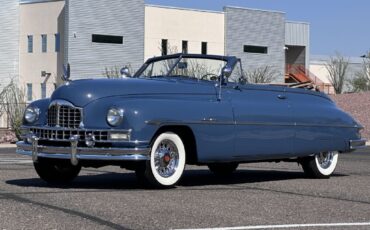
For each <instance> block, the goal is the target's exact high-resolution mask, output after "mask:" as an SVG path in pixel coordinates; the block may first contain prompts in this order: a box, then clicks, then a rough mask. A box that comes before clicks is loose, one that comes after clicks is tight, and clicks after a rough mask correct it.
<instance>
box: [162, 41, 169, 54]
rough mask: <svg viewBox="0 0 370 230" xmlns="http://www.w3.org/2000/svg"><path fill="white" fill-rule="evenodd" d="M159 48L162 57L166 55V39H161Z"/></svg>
mask: <svg viewBox="0 0 370 230" xmlns="http://www.w3.org/2000/svg"><path fill="white" fill-rule="evenodd" d="M161 48H162V56H163V55H167V53H168V40H167V39H162V44H161Z"/></svg>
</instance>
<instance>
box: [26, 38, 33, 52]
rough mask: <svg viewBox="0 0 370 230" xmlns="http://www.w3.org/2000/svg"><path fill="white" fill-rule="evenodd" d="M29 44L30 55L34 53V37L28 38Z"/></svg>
mask: <svg viewBox="0 0 370 230" xmlns="http://www.w3.org/2000/svg"><path fill="white" fill-rule="evenodd" d="M27 44H28V53H32V52H33V36H32V35H28V36H27Z"/></svg>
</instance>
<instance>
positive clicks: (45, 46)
mask: <svg viewBox="0 0 370 230" xmlns="http://www.w3.org/2000/svg"><path fill="white" fill-rule="evenodd" d="M47 49H48V36H47V35H46V34H41V51H42V52H43V53H46V51H47Z"/></svg>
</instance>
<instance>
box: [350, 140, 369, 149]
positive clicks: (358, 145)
mask: <svg viewBox="0 0 370 230" xmlns="http://www.w3.org/2000/svg"><path fill="white" fill-rule="evenodd" d="M366 141H367V140H366V139H360V140H350V141H349V148H350V149H351V150H356V149H362V148H365V147H366Z"/></svg>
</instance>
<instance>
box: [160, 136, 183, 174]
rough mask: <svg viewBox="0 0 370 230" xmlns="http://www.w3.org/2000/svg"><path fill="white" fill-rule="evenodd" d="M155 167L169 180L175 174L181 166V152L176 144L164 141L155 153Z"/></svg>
mask: <svg viewBox="0 0 370 230" xmlns="http://www.w3.org/2000/svg"><path fill="white" fill-rule="evenodd" d="M154 165H155V169H156V170H157V172H158V174H159V175H160V176H162V177H165V178H168V177H170V176H172V175H173V174H175V172H176V170H177V167H178V166H179V152H178V150H177V147H176V145H175V143H173V142H172V141H170V140H163V141H162V142H161V143H160V144H159V145H158V147H157V149H156V150H155V152H154Z"/></svg>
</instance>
